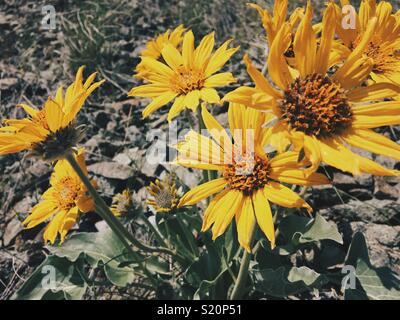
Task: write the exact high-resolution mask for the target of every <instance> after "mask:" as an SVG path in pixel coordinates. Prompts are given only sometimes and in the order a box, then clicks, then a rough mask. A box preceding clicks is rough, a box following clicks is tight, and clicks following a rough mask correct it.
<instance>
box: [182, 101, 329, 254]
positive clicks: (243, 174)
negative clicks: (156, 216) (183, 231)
mask: <svg viewBox="0 0 400 320" xmlns="http://www.w3.org/2000/svg"><path fill="white" fill-rule="evenodd" d="M202 116H203V121H204V123H205V125H206V127H207V129H208V132H209V133H210V135H211V137H212V138H209V137H205V136H202V135H200V134H198V133H196V132H194V131H191V132H189V133H188V135H187V136H186V139H185V141H183V142H180V143H179V144H178V145H177V146H176V149H177V150H178V152H179V154H178V157H177V160H176V163H177V164H179V165H182V166H184V167H188V168H196V169H205V170H215V171H219V172H221V175H222V177H221V178H218V179H215V180H212V181H209V182H207V183H204V184H202V185H200V186H198V187H196V188H194V189H192V190H190V191H189V192H188V193H186V194H185V195H184V196H183V197H182V199H181V200H180V202H179V207H182V206H187V205H193V204H196V203H198V202H199V201H201V200H203V199H206V198H208V197H210V196H212V195H214V194H216V193H218V195H217V196H216V197H215V198H214V199H213V200H212V201H211V202H210V204H209V206H208V208H207V209H206V211H205V213H204V222H203V228H202V230H203V231H206V230H208V229H209V228H210V227H211V226H212V225H213V227H212V232H213V239H216V238H218V237H219V236H221V235H222V234H223V233H224V232H225V230H226V228H227V227H228V226H229V224H230V223H231V221H232V219H233V218H234V217H235V218H236V224H237V232H238V238H239V242H240V244H241V246H242V247H244V248H245V249H246V250H247V251H250V245H251V244H250V242H251V234H252V231H253V229H254V225H255V223H256V221H257V223H258V225H259V226H260V228H261V229H262V231H263V232H264V233H265V235H266V236H267V238H268V239H269V241H270V242H271V246H272V247H274V246H275V231H274V223H273V218H272V213H271V208H270V205H269V203H270V202H272V203H276V204H278V205H281V206H283V207H288V208H300V207H304V208H306V209H307V210H309V211H311V210H312V209H311V207H310V206H309V205H308V204H307V203H306V202H305V201H304V200H303V199H302V198H301V197H300V196H299V195H298V194H297V193H295V192H294V191H292V190H291V189H289V188H287V187H285V186H284V185H282V184H281V183H290V184H297V185H305V186H312V185H320V184H326V183H329V181H328V179H327V178H326V177H325V176H324V175H321V174H318V173H312V174H310V175H307V174H305V172H304V171H303V170H301V168H302V167H303V166H305V165H306V164H307V163H306V162H299V161H298V159H299V154H298V153H296V152H286V153H283V154H281V155H279V156H277V157H274V158H269V157H268V155H267V154H266V153H265V152H264V149H263V147H264V144H265V141H267V140H268V139H269V134H270V132H271V131H270V130H268V129H265V128H262V125H263V123H264V122H265V119H266V117H267V115H266V114H265V113H261V112H258V111H257V110H254V109H250V108H247V107H245V106H243V105H237V104H232V105H231V106H230V107H229V114H228V116H229V125H230V130H231V132H232V134H233V133H234V132H235V130H239V135H238V134H237V133H236V132H235V134H234V144H232V142H231V141H232V139H231V137H230V136H229V135H228V133H227V132H226V131H225V130H224V129H223V128H222V126H221V125H220V124H219V123H218V121H217V120H216V119H215V118H214V117H212V116H211V114H210V113H209V112H208V111H207V109H206V107H205V106H203V110H202ZM248 130H251V132H253V134H252V136H251V137H248V136H247V134H245V133H246V132H247V131H248ZM250 143H251V144H254V150H253V151H252V152H253V153H250V152H249V151H250V150H251V148H248V145H249V144H250ZM232 154H234V155H235V156H234V157H233V158H234V159H232ZM230 160H231V161H230Z"/></svg>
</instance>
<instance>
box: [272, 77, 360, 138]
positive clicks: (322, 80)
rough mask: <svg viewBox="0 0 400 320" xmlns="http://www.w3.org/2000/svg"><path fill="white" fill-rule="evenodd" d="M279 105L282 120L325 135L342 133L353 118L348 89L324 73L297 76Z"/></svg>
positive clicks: (299, 128) (297, 128)
mask: <svg viewBox="0 0 400 320" xmlns="http://www.w3.org/2000/svg"><path fill="white" fill-rule="evenodd" d="M279 108H280V110H281V113H282V119H283V120H284V121H285V122H286V123H287V124H288V125H290V126H291V127H292V128H293V129H296V130H298V131H301V132H304V133H305V134H307V135H315V136H317V137H322V138H323V137H330V136H333V135H338V134H341V133H342V132H343V131H344V130H345V129H347V128H348V127H349V126H350V124H351V121H352V112H351V107H350V104H349V102H348V99H347V97H346V95H345V93H344V89H343V88H342V87H341V86H340V84H338V83H336V82H333V81H332V80H331V79H330V78H329V77H327V76H323V75H320V74H313V75H309V76H307V77H305V78H304V79H301V78H297V79H296V80H295V81H294V82H293V83H292V84H291V86H290V88H289V89H288V90H286V91H285V95H284V99H283V100H282V101H281V102H280V104H279Z"/></svg>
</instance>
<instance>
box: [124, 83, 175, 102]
mask: <svg viewBox="0 0 400 320" xmlns="http://www.w3.org/2000/svg"><path fill="white" fill-rule="evenodd" d="M170 90H171V89H170V87H169V86H168V85H166V84H162V83H156V84H145V85H143V86H139V87H135V88H132V89H131V90H130V91H129V93H128V96H130V97H134V96H138V97H145V98H147V97H149V98H153V97H158V96H160V95H162V94H164V93H165V92H168V91H170Z"/></svg>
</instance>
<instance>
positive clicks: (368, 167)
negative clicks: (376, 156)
mask: <svg viewBox="0 0 400 320" xmlns="http://www.w3.org/2000/svg"><path fill="white" fill-rule="evenodd" d="M355 161H357V162H358V164H359V168H360V171H361V172H363V173H367V174H372V175H375V176H394V177H398V176H400V171H398V170H390V169H387V168H385V167H382V166H381V165H380V164H378V163H376V162H375V161H372V160H370V159H367V158H364V157H361V156H359V155H355Z"/></svg>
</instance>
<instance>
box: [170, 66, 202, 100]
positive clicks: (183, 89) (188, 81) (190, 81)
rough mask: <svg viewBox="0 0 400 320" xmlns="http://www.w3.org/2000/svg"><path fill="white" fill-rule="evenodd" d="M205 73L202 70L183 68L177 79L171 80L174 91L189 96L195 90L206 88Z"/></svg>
mask: <svg viewBox="0 0 400 320" xmlns="http://www.w3.org/2000/svg"><path fill="white" fill-rule="evenodd" d="M204 81H205V79H204V73H203V72H202V71H200V70H196V69H190V70H186V69H185V68H184V67H181V69H180V70H179V72H178V73H177V74H176V77H174V78H173V79H171V87H172V90H173V91H175V92H176V93H178V94H179V95H181V94H188V93H189V92H191V91H194V90H200V89H201V88H203V86H204Z"/></svg>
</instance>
